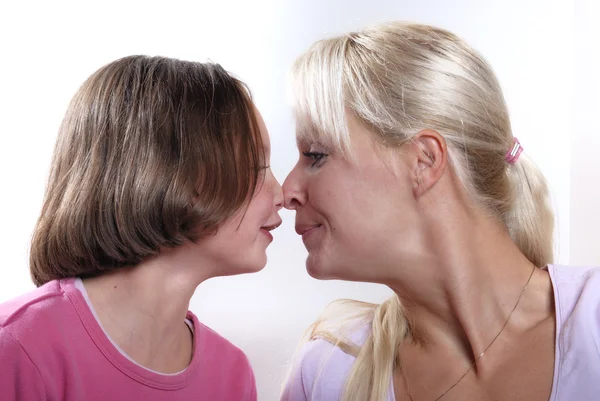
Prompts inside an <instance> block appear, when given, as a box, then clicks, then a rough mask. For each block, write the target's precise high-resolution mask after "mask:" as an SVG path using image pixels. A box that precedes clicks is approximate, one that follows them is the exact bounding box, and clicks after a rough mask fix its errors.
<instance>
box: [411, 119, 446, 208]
mask: <svg viewBox="0 0 600 401" xmlns="http://www.w3.org/2000/svg"><path fill="white" fill-rule="evenodd" d="M409 146H410V150H411V154H412V157H411V161H412V162H411V168H412V172H413V174H412V179H413V191H414V193H415V196H416V197H417V198H418V197H421V196H422V195H423V194H425V193H426V192H428V191H429V190H430V189H431V188H432V187H433V186H434V185H435V184H436V183H437V182H438V181H439V179H440V178H441V177H442V175H443V174H444V171H445V170H446V165H447V159H448V148H447V146H446V140H445V139H444V137H442V136H441V135H440V134H439V133H438V132H436V131H434V130H430V129H425V130H422V131H420V132H419V133H417V134H416V135H415V136H414V137H413V138H412V139H411V142H410V145H409Z"/></svg>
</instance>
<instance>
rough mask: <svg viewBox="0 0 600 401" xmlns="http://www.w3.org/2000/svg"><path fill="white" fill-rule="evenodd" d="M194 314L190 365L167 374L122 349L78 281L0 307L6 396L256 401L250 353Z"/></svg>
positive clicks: (1, 386)
mask: <svg viewBox="0 0 600 401" xmlns="http://www.w3.org/2000/svg"><path fill="white" fill-rule="evenodd" d="M188 319H189V320H191V321H192V322H193V332H194V355H193V357H192V361H191V363H190V365H189V366H188V367H187V368H186V369H185V370H184V371H182V372H180V373H176V374H160V373H157V372H153V371H151V370H148V369H145V368H143V367H141V366H139V365H137V364H136V363H135V362H133V361H132V360H130V359H129V358H127V356H125V355H123V354H122V353H121V352H120V351H119V350H118V349H117V348H115V346H114V344H113V343H112V342H111V340H110V338H108V337H107V336H106V334H105V333H104V331H103V330H102V328H101V326H100V324H99V323H98V321H97V320H96V318H95V317H94V314H93V313H92V311H91V310H90V308H89V306H88V304H87V302H86V300H85V298H84V296H83V294H82V293H81V292H80V291H79V290H78V289H77V288H76V286H75V279H67V280H60V281H52V282H50V283H48V284H46V285H44V286H42V287H40V288H38V289H36V290H34V291H33V292H31V293H29V294H26V295H24V296H21V297H19V298H17V299H14V300H12V301H9V302H7V303H4V304H2V305H0V399H2V400H11V401H12V400H18V401H29V400H31V401H33V400H36V401H43V400H46V401H59V400H60V401H63V400H65V401H80V400H86V401H95V400H103V401H104V400H110V401H120V400H123V401H131V400H145V401H159V400H165V401H167V400H168V401H174V400H175V401H176V400H185V401H187V400H195V401H217V400H219V401H256V386H255V381H254V374H253V372H252V368H251V367H250V363H249V362H248V359H247V358H246V355H244V353H243V352H242V351H241V350H240V349H239V348H237V347H235V346H234V345H232V344H231V343H230V342H229V341H227V340H226V339H224V338H223V337H221V336H220V335H218V334H217V333H215V332H214V331H212V330H211V329H210V328H208V327H206V326H204V325H203V324H202V323H200V322H199V321H198V318H196V316H194V314H192V313H191V312H188Z"/></svg>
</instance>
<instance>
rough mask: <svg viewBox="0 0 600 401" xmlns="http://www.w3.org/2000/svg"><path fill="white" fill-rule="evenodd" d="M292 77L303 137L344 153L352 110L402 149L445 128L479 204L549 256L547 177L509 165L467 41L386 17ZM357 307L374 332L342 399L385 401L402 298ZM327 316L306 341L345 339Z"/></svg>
mask: <svg viewBox="0 0 600 401" xmlns="http://www.w3.org/2000/svg"><path fill="white" fill-rule="evenodd" d="M291 83H292V96H293V103H294V113H295V117H296V121H297V135H298V136H299V137H300V138H301V139H306V140H311V141H317V142H319V143H322V144H324V145H326V146H331V147H333V148H334V149H336V150H338V151H340V152H342V153H344V154H346V155H351V144H350V137H349V133H348V127H347V114H346V113H351V114H352V115H353V116H354V117H356V118H357V119H358V120H359V121H360V122H361V123H363V124H365V125H366V126H367V127H369V128H370V129H371V130H372V131H373V132H374V134H375V135H377V136H378V138H379V139H380V142H381V143H382V144H384V145H385V146H387V147H399V146H401V145H403V144H405V143H407V142H408V141H410V140H411V138H412V136H413V135H414V134H416V133H418V132H419V131H421V130H423V129H426V128H428V129H433V130H435V131H437V132H438V133H440V134H441V135H442V136H443V137H444V138H445V140H446V142H447V146H448V155H449V163H450V166H451V168H452V170H453V171H454V173H455V174H456V176H457V177H458V178H459V180H460V181H461V183H462V184H463V186H464V188H465V190H466V192H467V194H468V195H469V196H470V197H471V199H472V200H473V201H474V202H475V204H477V205H479V206H480V207H481V208H482V209H483V210H486V211H487V212H488V213H489V214H490V215H491V216H492V217H494V218H497V219H498V220H499V221H501V222H503V223H504V224H505V225H506V227H507V229H508V232H509V234H510V236H511V238H512V240H513V241H514V243H515V244H516V245H517V246H518V247H519V249H520V250H521V251H522V252H523V254H524V255H525V256H526V257H527V258H528V259H529V260H530V261H531V262H532V263H533V264H535V265H536V266H538V267H542V266H544V265H546V264H548V263H551V262H552V255H553V238H552V236H553V227H554V221H553V220H554V218H553V213H552V208H551V206H550V202H549V194H548V187H547V184H546V181H545V179H544V177H543V175H542V174H541V172H540V171H539V169H538V168H537V167H536V166H535V165H534V164H533V163H532V162H531V161H530V160H529V159H528V158H527V157H526V156H525V155H521V157H520V159H519V160H518V161H517V162H516V163H515V164H509V163H507V162H506V160H505V155H506V153H507V151H508V150H509V149H510V148H511V147H512V145H513V140H514V138H513V135H512V131H511V126H510V120H509V116H508V111H507V107H506V104H505V101H504V97H503V95H502V91H501V89H500V85H499V83H498V81H497V79H496V77H495V75H494V73H493V72H492V70H491V68H490V66H489V65H488V64H487V62H486V61H485V60H484V59H483V57H482V56H481V55H480V54H479V53H478V52H476V51H475V50H474V49H472V48H471V47H470V46H469V45H467V44H466V43H465V42H464V41H463V40H461V39H460V38H458V37H457V36H455V35H454V34H452V33H450V32H448V31H446V30H443V29H440V28H435V27H431V26H427V25H420V24H413V23H402V22H391V23H384V24H380V25H376V26H373V27H370V28H367V29H365V30H362V31H360V32H352V33H348V34H346V35H343V36H339V37H335V38H331V39H327V40H322V41H320V42H317V43H316V44H314V45H313V46H312V48H311V49H310V50H309V51H308V52H306V53H305V54H303V55H302V56H301V57H300V58H299V59H298V60H297V61H296V63H295V65H294V68H293V70H292V81H291ZM343 305H344V307H345V308H352V307H353V306H352V305H351V304H349V303H348V302H347V301H345V302H344V304H343ZM361 305H362V306H363V308H362V310H363V311H364V313H363V316H364V317H365V318H367V319H371V320H372V330H371V334H370V335H369V337H368V338H367V339H366V341H365V343H364V344H363V345H362V346H361V347H360V349H359V350H358V352H355V351H354V352H352V351H351V353H353V354H356V362H355V363H354V365H353V368H352V371H351V373H350V375H349V377H348V378H347V382H346V386H345V390H344V392H343V397H342V399H343V400H344V401H382V400H384V398H385V396H386V394H387V392H388V390H389V384H390V379H391V374H392V371H393V369H394V367H395V366H397V365H398V363H399V361H398V359H397V355H398V352H397V351H398V348H399V347H400V345H401V344H402V342H403V341H404V340H405V339H406V338H407V337H408V336H410V329H409V328H410V325H409V324H408V322H407V321H406V318H405V317H404V314H403V311H402V305H401V303H400V300H399V299H398V297H397V296H393V297H391V298H390V299H388V300H387V301H385V302H384V303H382V304H381V305H374V306H373V307H372V308H370V309H369V308H367V309H366V310H365V308H364V304H361ZM336 313H340V311H339V308H338V311H337V312H336ZM354 315H356V314H354ZM330 316H332V314H331V313H330V311H329V310H326V311H325V313H324V315H323V316H322V317H321V318H320V319H319V321H317V323H316V324H314V325H313V326H311V327H310V328H309V330H308V333H307V338H315V337H322V338H324V339H326V340H328V341H331V342H334V343H335V344H338V345H341V344H343V343H346V342H347V340H346V339H345V338H344V337H341V336H336V335H332V334H331V333H333V332H334V331H333V330H329V329H328V327H330V325H327V324H325V322H327V321H329V319H330ZM353 318H356V316H353ZM325 332H327V333H329V334H324V333H325ZM344 348H345V349H349V350H352V349H356V348H352V346H348V345H347V344H346V345H344V346H342V349H344Z"/></svg>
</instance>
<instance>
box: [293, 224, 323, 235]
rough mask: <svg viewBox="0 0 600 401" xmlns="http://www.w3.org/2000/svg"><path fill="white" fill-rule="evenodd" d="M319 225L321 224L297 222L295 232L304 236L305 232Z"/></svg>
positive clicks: (307, 232)
mask: <svg viewBox="0 0 600 401" xmlns="http://www.w3.org/2000/svg"><path fill="white" fill-rule="evenodd" d="M319 227H321V224H312V225H307V224H297V225H296V233H298V235H302V236H303V237H304V236H305V235H306V234H309V233H310V232H312V231H313V230H314V229H315V228H319Z"/></svg>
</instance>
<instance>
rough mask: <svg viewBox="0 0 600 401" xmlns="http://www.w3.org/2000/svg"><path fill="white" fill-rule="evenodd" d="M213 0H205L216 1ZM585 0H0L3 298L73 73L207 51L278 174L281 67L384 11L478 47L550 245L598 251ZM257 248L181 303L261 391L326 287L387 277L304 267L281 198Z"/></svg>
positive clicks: (592, 14) (285, 140)
mask: <svg viewBox="0 0 600 401" xmlns="http://www.w3.org/2000/svg"><path fill="white" fill-rule="evenodd" d="M217 3H218V4H217ZM598 4H599V3H598V2H597V1H596V0H581V1H580V0H562V1H558V0H502V1H500V0H499V1H481V0H477V1H475V0H453V1H448V0H393V1H384V0H370V1H364V0H343V1H342V0H329V1H327V0H302V1H301V0H294V1H292V0H280V1H276V0H254V1H244V0H221V1H216V0H214V1H210V2H209V1H193V2H183V1H169V2H167V1H164V2H157V1H143V2H142V1H126V0H118V1H115V0H110V1H102V2H99V1H97V2H86V1H65V0H55V1H48V2H45V1H44V2H42V1H33V2H26V1H22V2H16V1H13V2H8V1H5V2H2V3H1V5H0V51H1V53H0V57H1V58H0V61H1V63H0V183H1V188H2V189H1V190H2V193H1V196H0V224H1V226H0V227H1V229H0V252H1V254H2V256H3V260H2V263H0V302H1V301H4V300H6V299H8V298H11V297H13V296H15V295H17V294H19V293H22V292H24V291H27V290H29V289H32V288H33V285H32V284H31V282H30V280H29V274H28V267H27V248H28V243H29V239H30V236H31V232H32V229H33V226H34V223H35V220H36V218H37V214H38V212H39V209H40V206H41V201H42V195H43V189H44V184H45V179H46V175H47V172H48V166H49V162H50V157H51V153H52V149H53V144H54V140H55V138H56V132H57V129H58V126H59V124H60V121H61V119H62V116H63V114H64V112H65V110H66V107H67V104H68V102H69V100H70V98H71V96H72V95H73V94H74V92H75V91H76V90H77V88H78V87H79V85H81V83H82V82H83V81H84V80H85V79H86V78H87V77H88V76H89V75H90V74H91V73H93V72H94V71H95V70H96V69H97V68H99V67H100V66H102V65H104V64H106V63H108V62H110V61H112V60H114V59H116V58H119V57H122V56H126V55H130V54H149V55H164V56H170V57H178V58H184V59H189V60H198V61H205V60H207V59H211V60H213V61H216V62H219V63H221V64H222V65H223V66H224V67H225V68H226V69H228V70H230V71H232V72H234V73H236V74H237V75H238V76H239V77H240V78H241V79H243V80H244V81H246V82H247V83H248V84H249V85H250V87H251V89H252V90H253V92H254V96H255V100H256V103H257V105H258V107H259V109H260V110H261V112H262V113H263V116H264V118H265V120H266V122H267V126H268V128H269V130H270V133H271V141H272V148H273V152H272V161H271V165H272V168H273V170H274V172H275V175H276V177H277V178H278V179H279V180H280V181H281V182H282V181H283V179H284V178H285V175H286V173H287V172H288V171H289V170H290V169H291V167H292V166H293V164H294V163H295V160H296V157H297V153H296V149H295V144H294V136H293V135H294V129H293V121H292V119H291V116H290V112H289V110H288V108H287V106H286V103H285V83H286V76H287V73H288V70H289V68H290V66H291V63H292V62H293V60H294V58H295V57H296V56H297V55H298V54H299V53H301V52H302V51H304V50H305V49H306V48H307V47H308V46H309V45H310V44H311V43H312V42H314V41H315V40H317V39H319V38H323V37H326V36H330V35H333V34H336V33H341V32H344V31H347V30H351V29H357V28H360V27H362V26H365V25H368V24H371V23H374V22H379V21H384V20H390V19H400V20H413V21H419V22H425V23H431V24H435V25H439V26H442V27H445V28H448V29H450V30H452V31H454V32H456V33H458V34H459V35H461V36H463V37H464V38H465V39H467V41H469V42H470V43H471V44H472V45H474V46H475V47H476V48H477V49H478V50H480V51H481V52H482V53H483V54H484V56H485V57H486V58H487V59H488V60H489V61H490V63H491V64H492V66H493V67H494V69H495V71H496V72H497V74H498V77H499V79H500V82H501V84H502V85H503V88H504V92H505V96H506V99H507V102H508V105H509V109H510V112H511V117H512V122H513V128H514V133H515V135H516V136H518V137H519V139H520V140H521V142H522V143H523V144H524V146H525V149H526V152H528V153H529V155H530V156H531V157H532V158H533V159H534V160H535V161H536V162H537V163H538V165H539V166H540V168H541V169H542V170H543V172H544V173H545V174H546V176H547V178H548V180H549V182H550V185H551V187H552V191H553V198H554V204H555V207H556V212H557V216H558V222H557V228H558V230H557V232H558V237H557V241H556V245H557V247H556V248H557V253H556V255H557V260H558V261H559V262H561V263H577V264H588V265H591V264H595V265H600V247H599V246H598V245H600V244H599V243H598V241H599V239H600V235H599V234H598V227H599V226H600V217H599V214H598V212H597V208H598V207H599V206H600V192H599V189H598V184H599V183H600V161H599V159H598V158H597V157H596V156H597V153H598V149H600V135H599V128H598V125H599V123H598V118H599V117H600V100H599V96H600V95H599V94H600V79H599V77H598V73H599V72H600V57H599V56H600V55H599V51H598V46H599V45H598V43H599V41H600V30H599V28H598V26H600V24H598V20H599V18H600V12H599V6H598ZM282 215H283V218H284V224H283V226H282V227H280V228H279V229H278V230H277V231H276V233H275V242H274V244H273V245H272V246H271V248H270V249H269V263H268V265H267V267H266V268H265V270H264V271H262V272H261V273H258V274H255V275H246V276H239V277H229V278H223V279H214V280H211V281H209V282H206V283H204V284H202V285H201V286H200V287H199V288H198V291H197V293H196V295H195V297H194V298H193V300H192V304H191V309H192V310H193V311H194V312H195V313H197V314H198V315H199V317H200V319H201V320H203V321H204V322H205V323H206V324H208V325H209V326H211V327H213V328H214V329H216V330H217V331H219V332H220V333H221V334H223V335H225V336H226V337H227V338H229V339H230V340H231V341H232V342H234V343H235V344H237V345H238V346H240V347H241V348H242V349H243V350H244V351H245V352H246V353H247V354H248V356H249V358H250V360H251V362H252V364H253V366H254V369H255V373H256V379H257V383H258V389H259V399H260V400H265V401H270V400H276V399H277V394H278V393H279V388H280V383H281V380H282V377H283V375H284V373H285V370H286V369H287V363H288V361H289V359H290V357H291V355H292V354H293V351H294V349H295V346H296V342H297V340H298V339H299V337H300V336H301V334H302V331H303V329H304V328H305V327H306V326H307V325H308V324H309V323H310V322H311V321H312V320H313V319H314V318H315V317H316V316H317V314H318V313H319V311H321V310H322V308H323V307H324V306H325V305H326V304H327V303H328V302H329V301H331V300H333V299H335V298H339V297H353V298H358V299H362V300H370V301H380V300H382V299H384V298H385V297H386V295H387V294H388V292H387V289H385V288H383V287H380V286H375V285H366V284H355V283H342V282H335V281H331V282H319V281H316V280H314V279H311V278H310V277H309V276H308V275H307V274H306V272H305V270H304V259H305V256H306V253H305V250H304V248H303V245H302V243H301V241H300V239H299V238H298V237H297V236H296V234H295V233H294V228H293V218H294V216H293V214H292V213H290V212H285V211H284V212H282Z"/></svg>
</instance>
